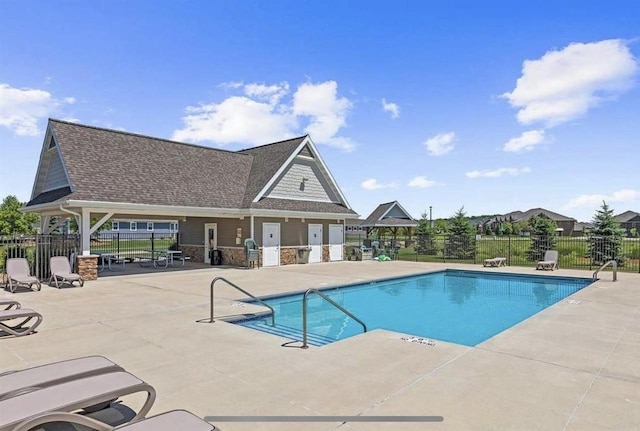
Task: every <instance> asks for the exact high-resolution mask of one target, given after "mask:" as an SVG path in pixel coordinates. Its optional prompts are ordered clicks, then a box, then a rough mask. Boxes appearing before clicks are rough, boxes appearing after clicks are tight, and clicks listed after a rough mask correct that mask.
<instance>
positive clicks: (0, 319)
mask: <svg viewBox="0 0 640 431" xmlns="http://www.w3.org/2000/svg"><path fill="white" fill-rule="evenodd" d="M33 319H36V320H35V322H32V323H31V324H30V325H28V323H30V322H31V321H32V320H33ZM16 320H18V321H19V320H21V322H20V323H17V324H15V323H10V322H11V321H16ZM40 323H42V315H41V314H40V313H38V312H37V311H33V310H30V309H28V308H17V309H14V310H2V311H0V332H5V333H7V334H10V335H13V336H15V337H22V336H23V335H29V334H31V333H33V331H35V330H36V328H37V327H38V325H40Z"/></svg>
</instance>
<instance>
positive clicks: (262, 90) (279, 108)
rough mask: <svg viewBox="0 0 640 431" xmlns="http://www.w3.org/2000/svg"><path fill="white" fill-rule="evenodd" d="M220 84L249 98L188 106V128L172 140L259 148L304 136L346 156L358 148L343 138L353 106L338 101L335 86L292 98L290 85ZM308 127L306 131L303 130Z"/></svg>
mask: <svg viewBox="0 0 640 431" xmlns="http://www.w3.org/2000/svg"><path fill="white" fill-rule="evenodd" d="M221 85H223V86H224V87H226V88H230V89H240V88H241V89H242V91H243V94H244V95H242V96H231V97H229V98H227V99H225V100H223V101H222V102H220V103H210V104H203V105H199V106H188V107H187V108H186V109H185V111H186V115H185V116H184V117H183V118H182V121H183V122H184V127H183V128H182V129H179V130H175V131H174V133H173V139H176V140H181V141H191V142H204V141H210V142H213V143H215V144H219V145H225V144H229V143H233V142H240V143H249V144H252V145H260V144H265V143H268V142H270V141H277V140H281V139H286V138H289V137H292V136H294V135H296V134H301V133H302V132H303V131H304V132H306V133H309V134H310V135H311V137H312V139H313V140H314V142H317V143H320V144H326V145H330V146H333V147H336V148H340V149H342V150H344V151H351V150H353V149H354V147H355V145H354V143H353V142H352V141H351V139H349V138H347V137H344V136H339V135H338V133H339V131H340V129H341V128H342V127H344V126H345V125H346V117H347V115H348V112H349V109H350V108H351V106H352V104H351V102H350V101H349V100H348V99H347V98H345V97H338V94H337V90H338V84H337V83H336V82H335V81H327V82H322V83H318V84H313V83H304V84H302V85H300V86H299V87H298V88H297V89H296V91H295V92H294V93H293V95H292V96H291V97H289V98H287V96H288V94H289V90H290V87H289V83H288V82H281V83H279V84H274V85H266V84H259V83H250V84H242V83H239V82H233V83H225V84H221ZM305 123H306V127H303V126H301V125H303V124H305Z"/></svg>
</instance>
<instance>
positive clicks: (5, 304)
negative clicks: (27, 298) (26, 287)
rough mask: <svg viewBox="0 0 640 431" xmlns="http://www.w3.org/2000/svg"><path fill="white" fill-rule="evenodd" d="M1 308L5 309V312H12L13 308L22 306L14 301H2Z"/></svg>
mask: <svg viewBox="0 0 640 431" xmlns="http://www.w3.org/2000/svg"><path fill="white" fill-rule="evenodd" d="M0 307H4V309H5V310H11V309H12V308H20V307H21V305H20V303H19V302H18V301H14V300H13V299H0Z"/></svg>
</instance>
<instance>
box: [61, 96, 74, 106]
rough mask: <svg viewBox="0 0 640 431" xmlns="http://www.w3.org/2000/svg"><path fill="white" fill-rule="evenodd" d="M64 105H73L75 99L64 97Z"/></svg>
mask: <svg viewBox="0 0 640 431" xmlns="http://www.w3.org/2000/svg"><path fill="white" fill-rule="evenodd" d="M63 101H64V103H66V104H68V105H73V104H74V103H76V98H75V97H65V98H64V99H63Z"/></svg>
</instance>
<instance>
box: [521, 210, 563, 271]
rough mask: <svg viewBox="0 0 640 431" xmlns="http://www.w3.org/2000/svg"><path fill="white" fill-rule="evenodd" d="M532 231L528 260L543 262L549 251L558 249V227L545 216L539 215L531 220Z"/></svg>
mask: <svg viewBox="0 0 640 431" xmlns="http://www.w3.org/2000/svg"><path fill="white" fill-rule="evenodd" d="M529 228H530V229H531V246H530V248H529V252H528V258H529V260H531V261H534V262H537V261H540V260H542V258H543V257H544V253H545V251H547V250H554V249H555V248H556V229H557V228H558V225H557V224H556V222H555V221H553V220H551V219H550V218H549V217H547V216H546V215H544V214H538V215H537V216H533V217H531V218H530V219H529Z"/></svg>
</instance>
